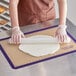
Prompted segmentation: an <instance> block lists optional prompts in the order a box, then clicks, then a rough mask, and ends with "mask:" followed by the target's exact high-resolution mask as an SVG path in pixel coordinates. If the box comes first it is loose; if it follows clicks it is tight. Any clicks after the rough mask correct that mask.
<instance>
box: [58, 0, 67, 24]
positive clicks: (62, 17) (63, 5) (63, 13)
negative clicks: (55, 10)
mask: <svg viewBox="0 0 76 76" xmlns="http://www.w3.org/2000/svg"><path fill="white" fill-rule="evenodd" d="M58 6H59V25H65V24H66V17H67V0H58Z"/></svg>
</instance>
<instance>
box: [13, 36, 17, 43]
mask: <svg viewBox="0 0 76 76" xmlns="http://www.w3.org/2000/svg"><path fill="white" fill-rule="evenodd" d="M16 42H17V35H14V36H13V43H14V44H16Z"/></svg>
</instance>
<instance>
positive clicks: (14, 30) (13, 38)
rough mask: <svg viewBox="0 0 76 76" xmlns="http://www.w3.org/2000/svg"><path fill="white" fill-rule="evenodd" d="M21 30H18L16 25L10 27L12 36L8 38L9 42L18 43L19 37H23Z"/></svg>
mask: <svg viewBox="0 0 76 76" xmlns="http://www.w3.org/2000/svg"><path fill="white" fill-rule="evenodd" d="M24 37H25V36H24V34H23V32H22V31H21V30H20V28H19V27H18V26H16V27H13V28H12V36H11V39H10V43H13V44H19V43H20V42H21V38H24Z"/></svg>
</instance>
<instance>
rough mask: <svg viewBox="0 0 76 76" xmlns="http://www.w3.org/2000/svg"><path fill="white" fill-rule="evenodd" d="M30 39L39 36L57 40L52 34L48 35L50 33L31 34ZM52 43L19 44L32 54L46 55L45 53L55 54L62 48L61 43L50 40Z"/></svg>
mask: <svg viewBox="0 0 76 76" xmlns="http://www.w3.org/2000/svg"><path fill="white" fill-rule="evenodd" d="M29 38H30V39H31V38H32V39H38V38H43V39H44V38H45V39H46V40H47V39H48V40H52V42H53V41H54V42H55V41H56V40H55V38H54V37H52V36H48V35H36V36H31V37H29ZM49 42H50V43H45V44H44V43H39V40H38V43H34V44H32V43H31V44H30V43H29V44H20V45H19V49H20V50H21V51H23V52H25V53H28V54H30V55H32V56H36V57H39V56H44V55H48V54H53V53H55V52H56V51H58V50H59V49H60V44H59V43H57V42H56V43H52V42H51V41H49Z"/></svg>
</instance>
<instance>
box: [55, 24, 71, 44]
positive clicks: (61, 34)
mask: <svg viewBox="0 0 76 76" xmlns="http://www.w3.org/2000/svg"><path fill="white" fill-rule="evenodd" d="M66 28H67V26H66V25H59V26H58V28H57V30H56V33H55V37H56V38H57V39H58V41H59V42H60V43H67V42H69V41H70V38H69V36H68V35H67V32H66Z"/></svg>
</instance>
